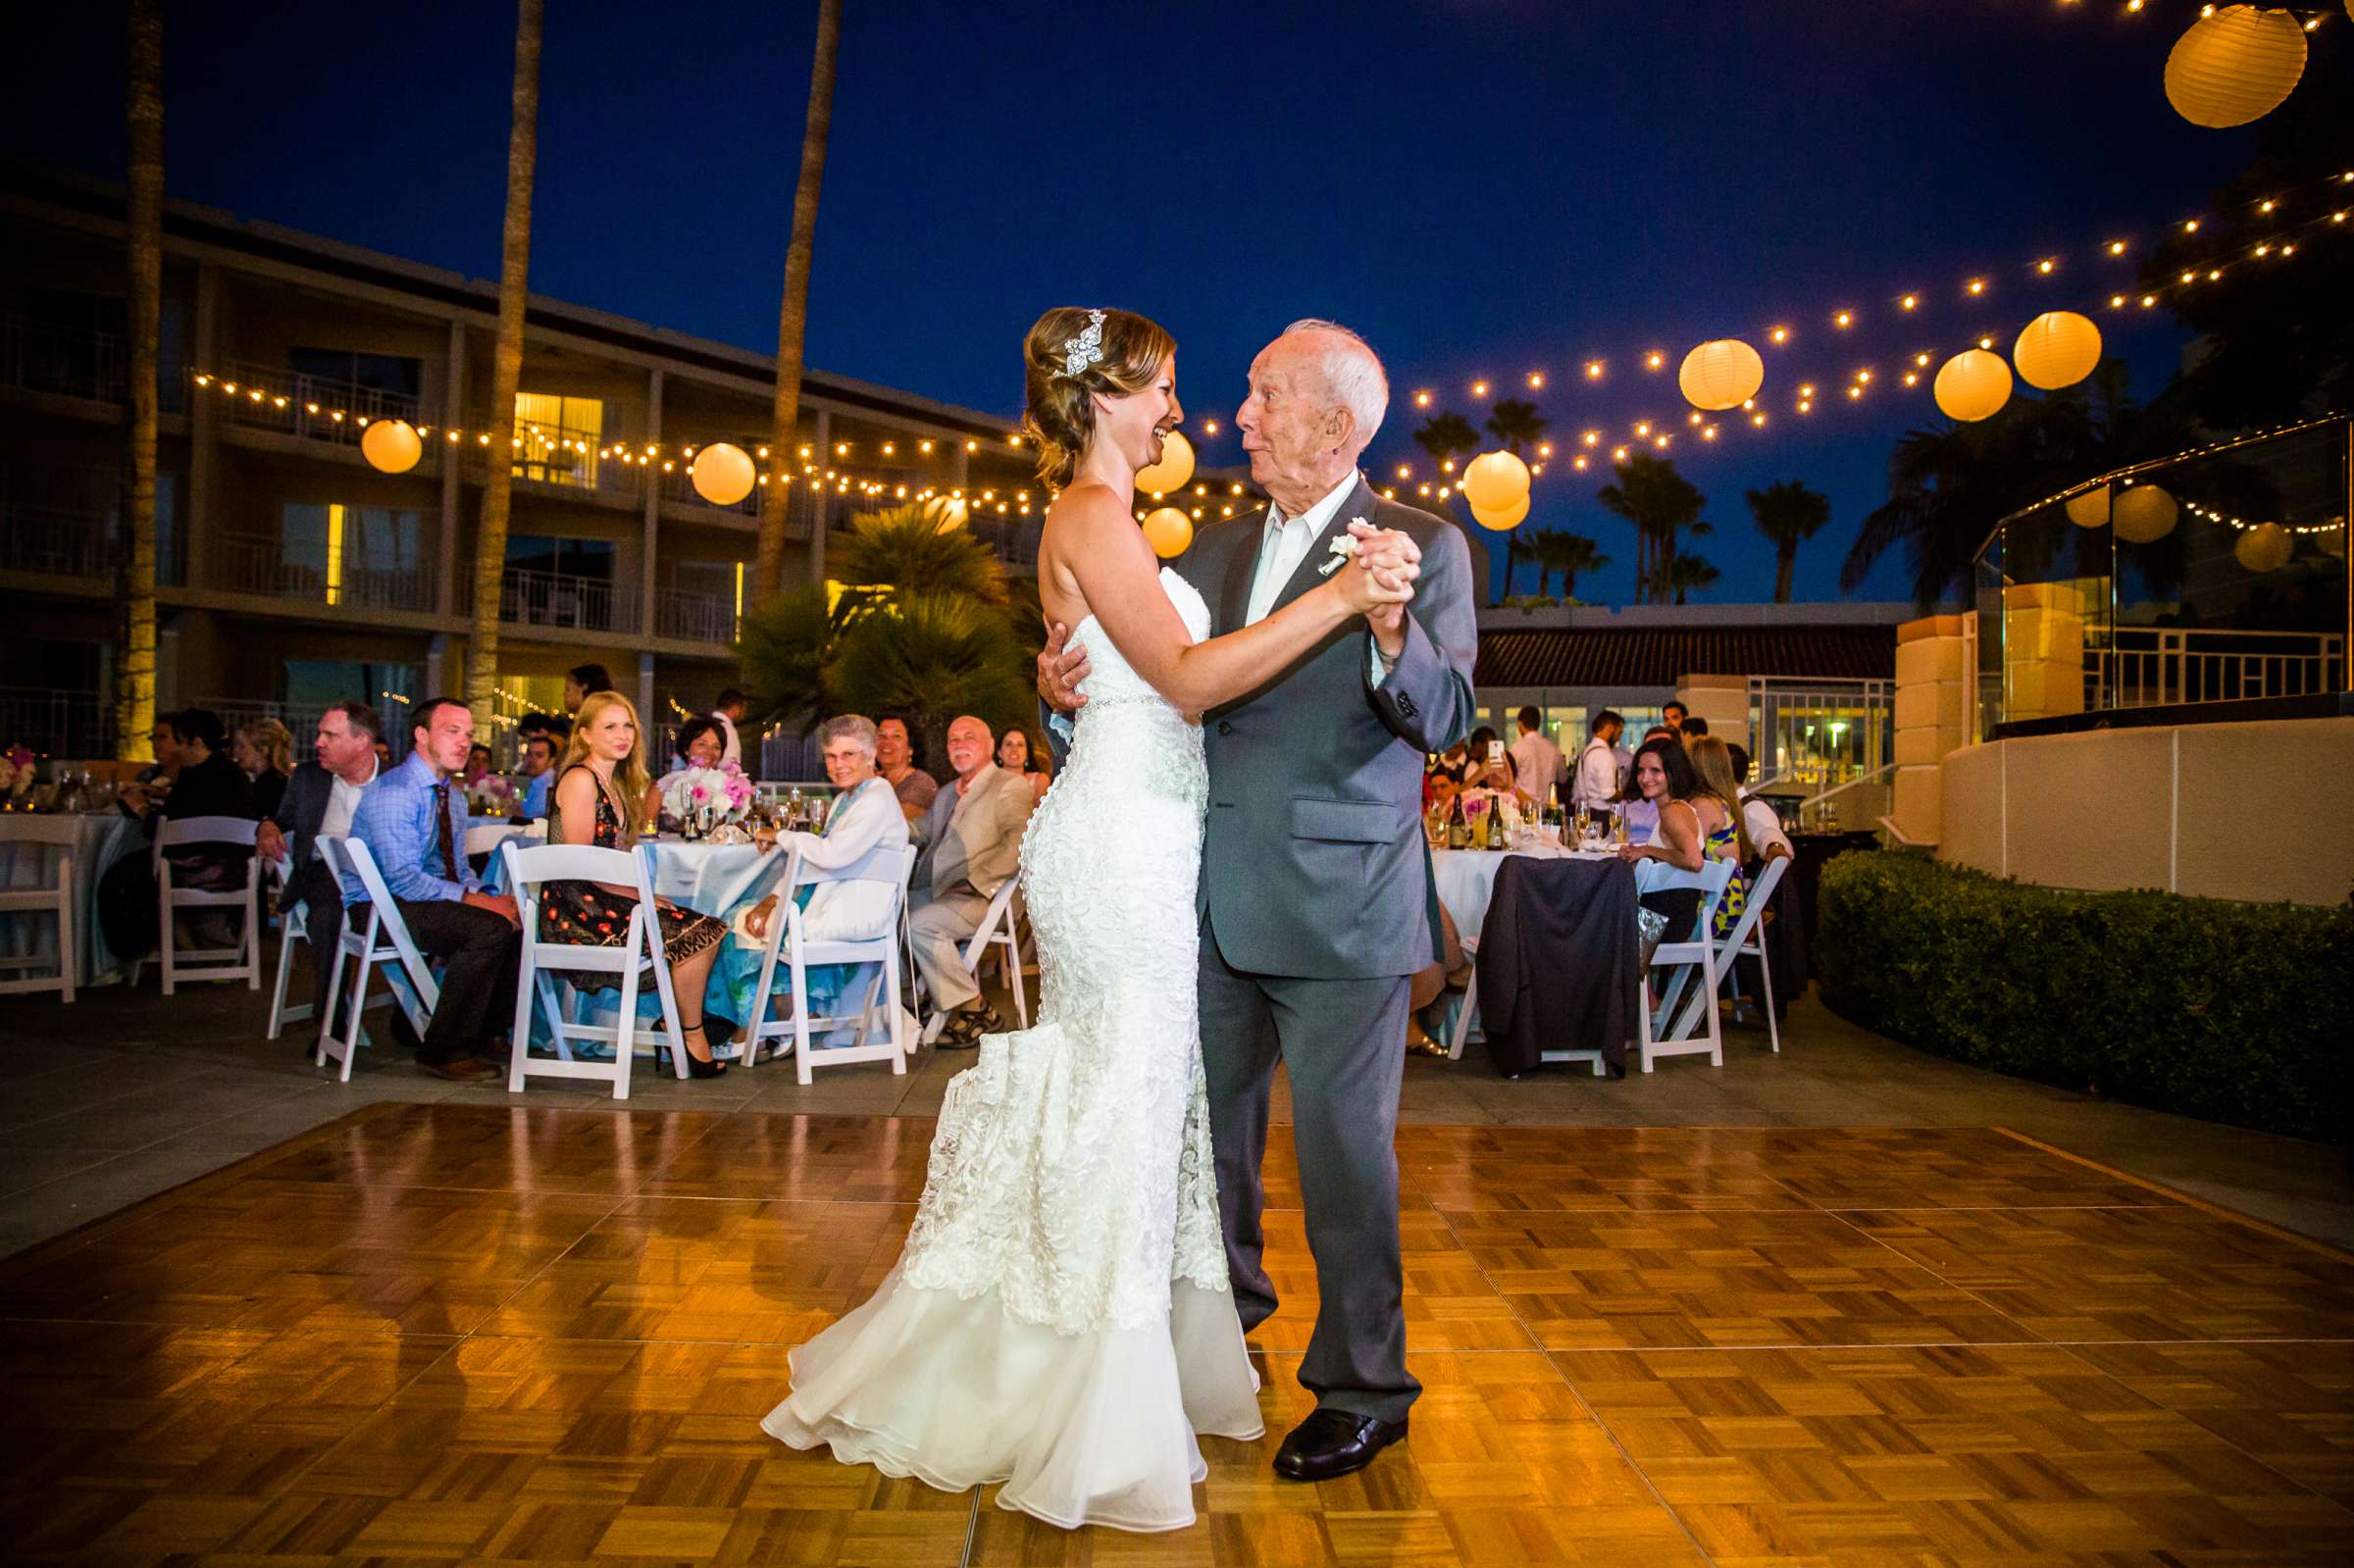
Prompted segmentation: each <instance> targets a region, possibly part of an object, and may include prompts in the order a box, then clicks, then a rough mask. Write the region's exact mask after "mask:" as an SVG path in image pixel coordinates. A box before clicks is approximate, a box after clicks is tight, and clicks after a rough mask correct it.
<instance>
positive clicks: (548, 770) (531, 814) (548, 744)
mask: <svg viewBox="0 0 2354 1568" xmlns="http://www.w3.org/2000/svg"><path fill="white" fill-rule="evenodd" d="M560 744H562V742H561V741H559V740H558V739H557V738H556V737H555V736H554V735H553V734H551V733H548V732H547V731H545V730H541V731H540V732H539V733H537V734H533V735H529V736H526V737H525V739H524V742H523V750H522V752H521V753H520V754H519V755H518V756H517V758H516V764H515V771H516V773H517V774H518V775H520V776H521V777H522V779H523V790H522V793H520V794H519V795H517V796H516V798H515V817H516V820H517V821H519V822H538V821H541V820H543V819H544V818H545V817H546V816H547V807H548V791H549V790H550V789H552V788H553V787H554V786H555V783H556V756H557V751H556V748H557V747H558V746H559V745H560Z"/></svg>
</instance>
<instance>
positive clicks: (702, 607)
mask: <svg viewBox="0 0 2354 1568" xmlns="http://www.w3.org/2000/svg"><path fill="white" fill-rule="evenodd" d="M654 634H655V635H656V636H663V637H677V638H679V639H680V640H682V641H686V642H709V643H715V644H719V645H723V646H724V645H725V644H727V643H730V642H733V641H735V640H736V608H735V606H734V605H733V604H732V603H730V602H729V601H728V600H726V599H723V598H721V597H720V596H719V595H718V594H716V593H693V592H690V591H689V590H687V589H685V588H659V589H656V590H655V593H654Z"/></svg>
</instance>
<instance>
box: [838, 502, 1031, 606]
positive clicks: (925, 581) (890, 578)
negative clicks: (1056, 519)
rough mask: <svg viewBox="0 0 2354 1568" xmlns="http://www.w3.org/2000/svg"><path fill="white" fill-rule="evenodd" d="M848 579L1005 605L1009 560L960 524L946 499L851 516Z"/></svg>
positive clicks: (844, 567) (845, 561) (842, 572)
mask: <svg viewBox="0 0 2354 1568" xmlns="http://www.w3.org/2000/svg"><path fill="white" fill-rule="evenodd" d="M835 575H836V576H837V577H838V578H839V579H840V580H841V581H842V582H848V583H854V584H856V585H857V586H859V587H867V588H890V589H892V590H894V591H895V592H896V593H899V594H901V595H906V594H917V593H952V594H960V595H962V596H964V597H967V598H973V599H978V600H980V601H981V602H982V603H984V604H994V605H1001V604H1003V603H1005V600H1006V589H1005V566H1004V563H1003V562H1001V561H999V560H998V558H997V557H996V556H995V555H993V554H991V553H990V549H989V546H988V545H986V544H983V543H982V542H981V541H980V540H979V539H977V538H975V537H974V536H973V535H972V533H971V532H970V531H967V530H965V529H962V528H959V527H957V526H956V524H955V523H954V522H953V521H951V519H950V517H949V513H948V503H947V502H946V501H924V502H917V503H914V504H910V505H907V506H894V507H888V508H886V509H885V510H883V511H880V512H869V513H866V514H864V515H863V516H860V517H856V518H852V519H851V520H850V537H849V541H848V543H847V544H846V545H845V546H844V550H843V555H842V563H841V566H840V569H839V570H838V571H837V573H836V574H835Z"/></svg>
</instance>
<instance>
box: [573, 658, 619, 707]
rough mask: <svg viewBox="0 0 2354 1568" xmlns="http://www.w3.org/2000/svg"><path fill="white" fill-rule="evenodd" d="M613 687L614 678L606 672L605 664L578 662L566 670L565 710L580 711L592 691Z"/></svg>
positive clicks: (607, 689)
mask: <svg viewBox="0 0 2354 1568" xmlns="http://www.w3.org/2000/svg"><path fill="white" fill-rule="evenodd" d="M612 689H613V678H612V677H611V676H609V675H607V674H606V673H605V667H604V666H603V665H601V664H576V665H574V666H573V667H572V668H571V669H569V670H567V671H565V672H564V711H565V712H566V713H568V714H573V713H578V712H580V711H581V704H582V703H584V702H586V701H588V694H589V693H590V692H592V691H610V690H612Z"/></svg>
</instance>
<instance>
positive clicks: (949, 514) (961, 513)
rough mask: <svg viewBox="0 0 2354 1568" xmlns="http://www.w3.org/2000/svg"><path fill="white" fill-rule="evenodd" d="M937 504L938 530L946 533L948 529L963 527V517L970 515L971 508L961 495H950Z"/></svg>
mask: <svg viewBox="0 0 2354 1568" xmlns="http://www.w3.org/2000/svg"><path fill="white" fill-rule="evenodd" d="M939 504H940V531H942V532H943V533H946V532H947V531H948V530H950V529H960V528H962V527H964V523H965V519H966V518H968V517H970V516H971V515H972V508H971V507H970V506H968V505H967V504H966V503H965V500H964V498H963V497H962V496H956V495H951V496H948V497H947V498H946V499H944V500H942V501H941V502H940V503H939Z"/></svg>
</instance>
